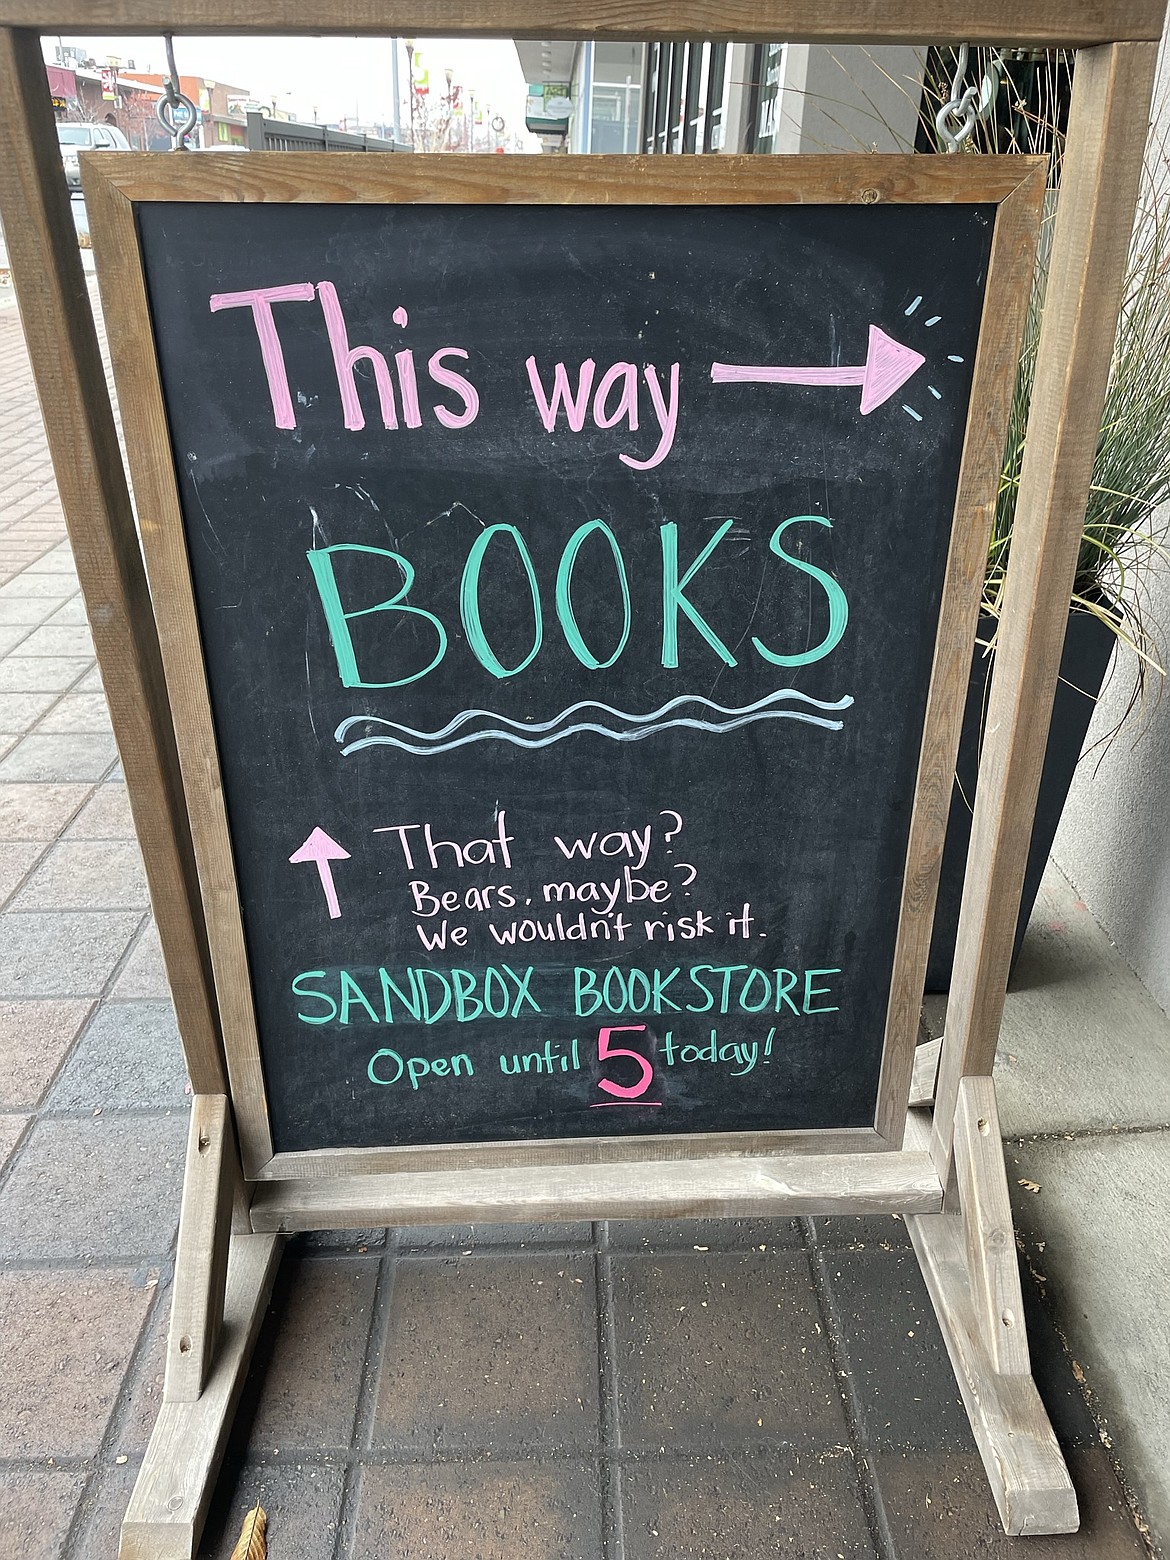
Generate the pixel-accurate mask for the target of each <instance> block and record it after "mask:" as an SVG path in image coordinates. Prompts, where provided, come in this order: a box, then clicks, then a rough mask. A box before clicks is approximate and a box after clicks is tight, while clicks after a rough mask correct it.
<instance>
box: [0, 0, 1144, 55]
mask: <svg viewBox="0 0 1170 1560" xmlns="http://www.w3.org/2000/svg"><path fill="white" fill-rule="evenodd" d="M562 6H563V8H562ZM1163 14H1164V11H1163V7H1162V6H1161V4H1160V0H1048V3H1045V0H1031V3H1030V4H1019V3H1016V4H1013V3H1012V0H968V3H967V4H966V5H964V6H961V7H956V6H955V5H954V4H952V3H950V0H886V3H885V4H882V5H880V6H875V5H874V4H873V3H872V0H822V3H820V4H818V5H816V6H809V5H807V4H799V3H797V0H728V3H723V4H720V5H713V4H711V3H710V0H671V3H665V0H650V3H648V4H641V5H636V4H632V3H631V0H597V3H595V4H593V5H591V6H590V7H589V8H588V9H586V10H582V9H581V8H580V7H579V6H576V7H574V6H572V5H565V4H564V0H561V3H553V4H547V3H546V4H544V5H542V6H540V7H539V9H538V10H536V11H534V8H533V7H532V6H531V5H530V4H529V5H525V4H521V3H519V0H510V3H508V4H502V3H500V0H409V3H406V0H334V3H333V4H331V5H329V6H328V7H326V8H324V9H316V10H313V11H311V12H307V11H306V9H305V7H304V5H303V4H299V3H298V0H252V3H251V4H250V5H249V6H248V7H247V9H246V10H244V9H242V8H241V7H240V6H239V4H238V3H236V0H0V24H6V25H9V26H18V27H37V28H40V29H41V31H43V32H85V33H95V32H115V33H138V32H144V33H159V32H171V31H174V32H179V31H182V32H185V33H198V32H210V33H245V32H253V33H262V32H276V33H279V32H293V33H297V32H302V33H304V32H313V33H379V34H383V35H396V36H406V37H409V36H412V35H414V34H422V35H424V36H425V35H427V34H436V35H439V36H442V35H444V34H461V33H468V34H472V35H474V36H479V37H491V38H508V37H513V38H628V39H631V40H633V41H637V42H641V41H642V40H643V39H646V38H688V37H700V38H707V37H715V38H732V39H749V40H750V39H759V40H761V41H767V40H775V39H791V40H792V41H793V42H802V41H806V40H807V41H814V42H823V43H901V42H905V43H944V42H953V43H998V44H1007V43H1034V44H1065V45H1067V46H1073V45H1081V44H1094V43H1109V42H1113V41H1116V40H1121V39H1138V40H1147V39H1154V38H1157V37H1159V35H1160V33H1161V29H1162V18H1163Z"/></svg>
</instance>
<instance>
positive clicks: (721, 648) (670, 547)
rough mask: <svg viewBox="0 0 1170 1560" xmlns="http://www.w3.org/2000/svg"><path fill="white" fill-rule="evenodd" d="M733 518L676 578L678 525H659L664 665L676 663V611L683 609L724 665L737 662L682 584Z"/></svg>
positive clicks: (705, 556) (692, 573) (723, 535)
mask: <svg viewBox="0 0 1170 1560" xmlns="http://www.w3.org/2000/svg"><path fill="white" fill-rule="evenodd" d="M732 524H733V522H732V521H731V520H725V521H724V522H723V524H722V525H721V526H720V527H719V529H718V530H717V531H715V532H714V534H713V535H712V537H711V540H710V541H709V542H708V543H707V545H706V547H704V548H703V550H702V552H701V553H699V555H698V557H697V558H696V559H695V561H694V563H692V564H691V566H690V568H689V569H688V570H687V572H686V573H685V574H684V575H683V576H682V578H681V579H680V578H679V572H678V526H677V525H675V523H674V521H673V520H671V521H668V522H667V523H666V525H664V526H662V527H660V534H661V538H662V664H663V666H666V667H676V666H677V665H678V615H679V613H680V612H685V613H686V615H687V617H688V618H689V619H690V620H691V623H692V624H693V625H694V626H695V628H697V629H698V631H699V633H700V634H701V635H702V637H703V638H704V639H705V640H706V641H707V643H708V644H709V645H710V646H711V648H712V650H714V652H715V654H716V655H717V656H718V657H719V659H720V660H721V661H723V662H724V663H725V665H727V666H736V665H738V663H737V661H736V659H735V657H734V656H733V655H732V653H731V651H730V650H729V649H728V648H727V646H726V645H725V644H724V643H723V641H722V640H721V639H720V637H719V635H718V634H717V633H716V632H715V630H714V629H713V628H712V627H711V625H710V624H709V623H708V622H707V620H706V619H705V618H704V617H703V616H702V614H701V613H700V612H699V610H698V608H697V607H696V606H695V604H694V602H693V601H689V600H688V599H687V596H686V594H685V593H686V588H687V586H688V585H689V584H690V583H691V581H692V580H693V579H694V577H695V575H696V574H698V572H699V570H700V569H701V568H702V567H703V565H704V564H705V563H706V562H707V559H708V558H709V557H710V556H711V554H712V553H713V552H714V551H715V549H716V547H718V545H719V543H720V542H721V541H722V540H723V538H724V537H725V536H726V535H727V533H728V531H730V530H731V527H732Z"/></svg>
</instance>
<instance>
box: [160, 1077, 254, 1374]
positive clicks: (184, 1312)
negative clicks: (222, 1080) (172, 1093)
mask: <svg viewBox="0 0 1170 1560" xmlns="http://www.w3.org/2000/svg"><path fill="white" fill-rule="evenodd" d="M235 1152H236V1146H235V1139H234V1137H233V1135H232V1128H231V1115H230V1112H229V1110H228V1102H227V1096H226V1095H223V1094H197V1095H196V1096H195V1098H194V1100H193V1101H192V1103H191V1128H190V1131H189V1133H188V1136H187V1166H186V1172H185V1175H184V1178H183V1206H182V1211H181V1213H180V1215H179V1245H178V1251H177V1252H176V1255H175V1278H174V1292H173V1295H172V1299H171V1325H170V1332H169V1333H168V1336H167V1356H166V1359H167V1363H166V1381H165V1385H164V1387H163V1401H164V1402H167V1403H193V1402H195V1400H196V1398H198V1397H199V1395H200V1393H201V1392H202V1391H203V1388H204V1386H205V1385H206V1384H207V1380H208V1377H209V1376H210V1375H211V1370H212V1365H213V1363H214V1360H215V1354H216V1349H217V1347H218V1344H219V1337H220V1329H221V1327H222V1324H223V1307H224V1290H225V1285H226V1282H227V1259H228V1239H229V1236H230V1233H231V1214H232V1201H233V1195H234V1191H235V1181H236V1177H235V1176H234V1175H233V1161H234V1159H235Z"/></svg>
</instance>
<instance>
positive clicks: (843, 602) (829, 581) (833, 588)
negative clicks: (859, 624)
mask: <svg viewBox="0 0 1170 1560" xmlns="http://www.w3.org/2000/svg"><path fill="white" fill-rule="evenodd" d="M806 522H807V523H808V524H809V525H823V526H824V527H825V529H826V530H829V531H831V530H832V529H833V522H832V521H831V520H828V519H826V518H825V516H824V515H793V516H792V517H791V519H789V520H782V521H781V522H780V524H779V525H778V526H777V527H776V529H775V530H774V531H773V532H772V540H771V541H770V542H769V544H768V545H769V547H770V548H771V550H772V551H773V552H774V553H775V554H776V556H777V558H782V559H783V560H784V562H785V563H790V564H791V565H792V567H793V568H794V569H799V570H800V572H801V573H802V574H807V575H808V576H809V578H810V579H814V580H816V582H817V584H818V585H819V586H820V587H821V588H822V589H823V591H824V592H825V595H826V596H827V597H828V598H829V627H828V629H827V631H826V633H825V637H824V638H823V639H822V640H821V642H820V644H819V645H814V646H813V648H812V649H811V650H801V651H799V652H798V653H797V654H795V655H778V654H777V653H776V652H775V651H774V650H769V649H768V647H767V645H765V644H764V643H763V641H762V640H759V639H757V638H756V637H755V635H754V634H753V635H752V644H753V645H754V646H755V647H756V649H757V650H758V651H759V653H760V655H762V656H763V658H764V660H765V661H770V662H771V664H772V665H773V666H808V665H810V663H811V662H813V661H823V660H824V658H825V656H827V655H828V654H829V652H830V651H831V650H835V649H836V648H837V646H838V645H839V644H840V643H841V636H842V635H843V634H844V632H845V626H846V624H847V623H848V622H849V600H848V598H847V596H846V595H845V592H844V591H843V590H842V589H841V587H840V585H838V583H837V581H836V580H835V579H834V578H833V576H832V575H831V574H826V573H825V571H824V569H818V568H817V566H816V564H815V563H808V562H806V561H805V559H803V558H794V557H793V556H792V554H791V553H786V552H785V551H784V549H783V547H782V546H781V545H780V538H781V537H782V536H783V535H784V533H785V531H787V529H788V527H789V526H790V525H801V524H803V523H806Z"/></svg>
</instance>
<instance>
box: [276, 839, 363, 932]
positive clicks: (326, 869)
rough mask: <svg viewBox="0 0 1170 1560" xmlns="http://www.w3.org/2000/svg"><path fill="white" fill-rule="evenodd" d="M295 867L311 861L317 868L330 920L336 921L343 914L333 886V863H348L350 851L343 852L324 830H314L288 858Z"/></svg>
mask: <svg viewBox="0 0 1170 1560" xmlns="http://www.w3.org/2000/svg"><path fill="white" fill-rule="evenodd" d="M288 859H289V860H290V861H291V862H293V863H294V865H295V864H296V863H297V862H300V861H311V862H313V864H314V865H315V866H316V868H317V873H318V876H319V877H320V879H321V887H322V888H323V889H324V890H325V903H326V904H327V905H328V906H329V919H330V920H331V921H336V920H337V918H338V916H340V914H341V906H340V905H339V904H338V903H337V890H336V888H334V886H333V868H332V867H331V866H330V865H329V863H330V862H331V861H348V860H349V851H347V850H342V848H341V846H340V845H339V844H338V843H337V841H336V840H335V839H331V838H330V836H329V835H328V834H326V833H325V830H324V829H314V830H313V832H312V834H310V835H309V837H308V839H307V840H306V841H305V843H304V844H303V845H302V846H301V848H300V849H299V850H294V851H293V853H292V855H291V856H290V857H289V858H288Z"/></svg>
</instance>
